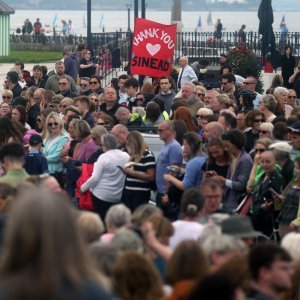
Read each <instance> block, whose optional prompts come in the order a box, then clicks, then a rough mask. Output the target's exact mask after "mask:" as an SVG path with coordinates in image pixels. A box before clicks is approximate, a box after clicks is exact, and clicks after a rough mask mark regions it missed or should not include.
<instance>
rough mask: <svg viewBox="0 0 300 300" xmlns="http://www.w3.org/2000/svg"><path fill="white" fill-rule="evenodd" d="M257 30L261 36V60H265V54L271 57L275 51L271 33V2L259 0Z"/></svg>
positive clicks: (270, 0)
mask: <svg viewBox="0 0 300 300" xmlns="http://www.w3.org/2000/svg"><path fill="white" fill-rule="evenodd" d="M258 19H259V28H258V32H259V34H261V35H262V47H261V52H262V53H261V54H262V58H265V56H266V54H268V55H271V54H272V52H273V51H274V50H275V36H274V32H273V26H272V24H273V22H274V16H273V9H272V0H261V3H260V6H259V9H258Z"/></svg>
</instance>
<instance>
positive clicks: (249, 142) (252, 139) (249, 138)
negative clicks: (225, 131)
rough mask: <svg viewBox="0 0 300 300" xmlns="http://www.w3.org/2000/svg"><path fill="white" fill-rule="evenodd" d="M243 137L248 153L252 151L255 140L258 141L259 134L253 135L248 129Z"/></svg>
mask: <svg viewBox="0 0 300 300" xmlns="http://www.w3.org/2000/svg"><path fill="white" fill-rule="evenodd" d="M245 135H246V139H247V142H246V146H245V150H246V151H247V152H248V153H249V152H250V151H251V150H252V149H253V147H254V144H255V142H256V140H258V139H259V133H253V132H252V130H251V129H250V130H249V131H247V132H245Z"/></svg>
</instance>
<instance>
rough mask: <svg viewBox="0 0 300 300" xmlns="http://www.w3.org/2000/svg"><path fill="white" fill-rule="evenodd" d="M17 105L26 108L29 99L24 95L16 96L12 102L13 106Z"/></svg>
mask: <svg viewBox="0 0 300 300" xmlns="http://www.w3.org/2000/svg"><path fill="white" fill-rule="evenodd" d="M17 105H22V106H24V107H25V108H26V106H27V100H26V98H24V97H22V96H18V97H16V98H15V99H14V100H13V101H12V102H11V106H12V107H15V106H17Z"/></svg>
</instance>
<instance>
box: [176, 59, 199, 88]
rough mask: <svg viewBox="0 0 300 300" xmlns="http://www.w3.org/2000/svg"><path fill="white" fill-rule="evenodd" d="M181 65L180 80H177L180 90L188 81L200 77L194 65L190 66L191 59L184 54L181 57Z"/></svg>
mask: <svg viewBox="0 0 300 300" xmlns="http://www.w3.org/2000/svg"><path fill="white" fill-rule="evenodd" d="M179 65H180V67H181V69H180V71H179V76H178V81H177V88H178V90H180V89H181V87H182V86H183V84H185V83H187V82H193V81H197V80H198V77H197V75H196V74H195V71H194V70H193V68H192V67H190V66H189V59H188V58H187V57H186V56H182V57H180V58H179Z"/></svg>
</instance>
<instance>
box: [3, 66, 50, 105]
mask: <svg viewBox="0 0 300 300" xmlns="http://www.w3.org/2000/svg"><path fill="white" fill-rule="evenodd" d="M34 65H36V64H25V70H28V71H30V72H32V68H33V66H34ZM41 65H46V66H47V68H48V71H51V70H53V69H54V63H53V62H51V63H43V64H41ZM13 66H14V64H0V102H2V98H1V93H2V92H3V90H4V88H3V84H4V80H5V78H6V74H7V72H8V71H9V70H10V69H11V68H12V67H13Z"/></svg>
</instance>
